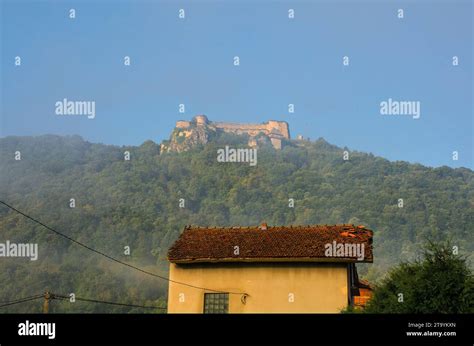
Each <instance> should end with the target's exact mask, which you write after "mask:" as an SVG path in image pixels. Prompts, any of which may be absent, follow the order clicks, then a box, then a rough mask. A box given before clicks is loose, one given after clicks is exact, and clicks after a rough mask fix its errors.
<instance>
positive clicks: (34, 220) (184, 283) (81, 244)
mask: <svg viewBox="0 0 474 346" xmlns="http://www.w3.org/2000/svg"><path fill="white" fill-rule="evenodd" d="M0 203H1V204H3V205H4V206H6V207H7V208H9V209H11V210H13V211H14V212H16V213H18V214H20V215H22V216H24V217H26V218H27V219H30V220H31V221H33V222H35V223H37V224H38V225H40V226H43V227H44V228H46V229H47V230H49V231H51V232H53V233H55V234H56V235H58V236H61V237H63V238H66V239H67V240H69V241H71V242H73V243H76V244H77V245H79V246H82V247H83V248H86V249H87V250H90V251H92V252H95V253H97V254H99V255H101V256H103V257H105V258H107V259H109V260H111V261H114V262H116V263H119V264H122V265H124V266H127V267H130V268H132V269H135V270H138V271H139V272H142V273H144V274H147V275H151V276H154V277H156V278H159V279H162V280H166V281H168V282H172V283H175V284H178V285H183V286H188V287H191V288H196V289H200V290H206V291H211V292H217V293H229V294H239V295H242V294H245V293H244V292H224V291H219V290H214V289H210V288H206V287H200V286H195V285H192V284H188V283H186V282H180V281H175V280H171V279H169V278H167V277H165V276H161V275H158V274H155V273H152V272H149V271H147V270H144V269H141V268H139V267H136V266H134V265H132V264H129V263H126V262H123V261H121V260H119V259H116V258H114V257H112V256H110V255H107V254H105V253H103V252H102V251H99V250H96V249H94V248H92V247H90V246H88V245H86V244H84V243H81V242H80V241H78V240H76V239H73V238H71V237H69V236H67V235H65V234H63V233H61V232H59V231H56V230H55V229H53V228H51V227H49V226H48V225H45V224H44V223H42V222H41V221H39V220H37V219H35V218H33V217H31V216H29V215H28V214H25V213H23V212H22V211H20V210H18V209H16V208H15V207H12V206H11V205H9V204H8V203H5V202H3V201H0Z"/></svg>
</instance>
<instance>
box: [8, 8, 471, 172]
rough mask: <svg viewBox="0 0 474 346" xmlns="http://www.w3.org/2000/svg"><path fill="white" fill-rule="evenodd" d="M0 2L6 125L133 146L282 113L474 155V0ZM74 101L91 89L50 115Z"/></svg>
mask: <svg viewBox="0 0 474 346" xmlns="http://www.w3.org/2000/svg"><path fill="white" fill-rule="evenodd" d="M381 2H383V4H381ZM1 3H2V13H1V30H2V38H1V42H2V47H1V48H2V49H1V59H2V61H1V64H0V66H1V69H2V70H1V82H2V85H1V90H2V107H1V113H0V114H1V123H0V125H1V127H0V130H1V132H0V135H1V136H9V135H41V134H50V133H52V134H79V135H81V136H83V137H84V138H85V139H87V140H89V141H92V142H103V143H110V144H120V145H122V144H133V145H139V144H141V143H142V142H144V141H145V140H148V139H152V140H154V141H155V142H160V141H161V140H163V139H167V138H168V136H169V134H170V133H171V130H172V128H173V126H174V123H175V121H176V120H179V119H190V118H191V117H192V116H193V115H195V114H206V115H207V116H208V117H209V118H210V119H211V120H219V121H233V122H263V121H266V120H269V119H276V120H286V121H288V123H289V124H290V132H291V135H292V136H293V137H296V135H297V134H302V135H304V136H305V137H310V138H311V139H316V138H318V137H324V138H325V139H326V140H327V141H329V142H330V143H332V144H336V145H338V146H348V147H349V148H350V149H355V150H359V151H365V152H372V153H374V154H376V155H380V156H383V157H386V158H388V159H390V160H406V161H410V162H420V163H422V164H426V165H430V166H441V165H448V166H452V167H458V166H465V167H470V168H474V164H473V162H474V154H473V152H474V150H473V148H474V142H473V132H474V125H473V101H472V95H473V73H472V63H473V56H472V52H473V23H472V21H473V20H472V18H473V5H472V2H471V1H469V0H466V1H456V0H449V1H448V0H446V1H405V2H404V1H263V0H262V1H104V0H102V1H18V0H16V1H1ZM71 8H74V9H75V10H76V18H75V19H71V18H69V10H70V9H71ZM181 8H182V9H184V10H185V15H186V17H185V19H180V18H178V14H179V9H181ZM400 8H401V9H403V10H404V18H403V19H399V18H398V16H397V15H398V13H397V10H398V9H400ZM289 9H294V11H295V18H294V19H289V18H288V10H289ZM16 56H20V57H21V66H15V57H16ZM124 56H130V58H131V66H124V63H123V62H124V60H123V58H124ZM234 56H238V57H239V58H240V66H234V61H233V59H234ZM343 56H348V57H349V59H350V60H349V66H343ZM453 56H458V58H459V65H458V66H453V64H452V61H453ZM64 98H67V99H69V100H73V101H82V100H86V101H95V103H96V116H95V118H94V119H88V118H87V117H86V116H59V115H56V114H55V103H56V102H57V101H59V100H62V99H64ZM389 98H391V99H393V100H396V101H415V102H420V107H421V108H420V110H421V113H420V118H419V119H413V117H412V116H401V115H398V116H397V115H392V116H387V115H381V114H380V102H382V101H386V100H388V99H389ZM180 103H183V104H185V107H186V113H185V114H180V113H179V112H178V105H179V104H180ZM290 103H292V104H294V105H295V113H294V114H289V113H288V104H290ZM453 151H458V152H459V160H458V161H453V160H452V152H453Z"/></svg>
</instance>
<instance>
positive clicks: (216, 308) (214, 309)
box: [204, 293, 229, 314]
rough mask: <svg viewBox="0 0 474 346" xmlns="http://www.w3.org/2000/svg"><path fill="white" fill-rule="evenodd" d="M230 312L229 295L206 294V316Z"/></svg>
mask: <svg viewBox="0 0 474 346" xmlns="http://www.w3.org/2000/svg"><path fill="white" fill-rule="evenodd" d="M228 312H229V293H204V313H205V314H227V313H228Z"/></svg>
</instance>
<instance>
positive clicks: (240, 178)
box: [0, 135, 474, 313]
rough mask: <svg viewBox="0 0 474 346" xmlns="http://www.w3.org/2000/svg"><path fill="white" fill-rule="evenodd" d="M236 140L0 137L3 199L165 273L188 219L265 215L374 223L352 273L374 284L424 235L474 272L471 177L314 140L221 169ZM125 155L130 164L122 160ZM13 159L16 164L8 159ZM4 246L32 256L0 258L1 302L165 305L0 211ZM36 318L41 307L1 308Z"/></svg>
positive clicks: (137, 277)
mask: <svg viewBox="0 0 474 346" xmlns="http://www.w3.org/2000/svg"><path fill="white" fill-rule="evenodd" d="M242 137H243V136H235V135H233V136H232V135H225V136H221V137H219V138H215V139H213V141H212V142H210V143H208V144H207V145H205V146H204V145H198V146H196V147H195V148H193V149H192V150H190V151H187V152H183V153H166V154H161V155H160V147H159V145H158V144H156V143H154V142H152V141H146V142H145V143H143V144H142V145H141V146H138V147H118V146H111V145H103V144H93V143H89V142H86V141H84V140H83V139H82V138H81V137H79V136H68V137H61V136H52V135H47V136H40V137H6V138H2V139H0V199H1V200H3V201H5V202H7V203H9V204H11V205H13V206H14V207H16V208H18V209H19V210H21V211H23V212H25V213H27V214H29V215H30V216H32V217H35V218H37V219H39V220H40V221H42V222H43V223H45V224H47V225H49V226H51V227H53V228H54V229H56V230H58V231H60V232H62V233H65V234H67V235H68V236H71V237H73V238H75V239H77V240H79V241H81V242H83V243H85V244H87V245H89V246H91V247H93V248H95V249H98V250H100V251H103V252H105V253H107V254H109V255H111V256H114V257H117V258H119V259H121V260H123V261H126V262H128V263H131V264H134V265H137V266H140V267H143V268H145V269H146V270H149V271H151V272H154V273H157V274H159V275H163V276H167V268H168V263H167V261H166V253H167V250H168V248H169V247H170V246H171V244H172V243H173V242H174V240H175V239H176V238H177V237H178V235H179V234H180V232H181V231H182V229H183V227H184V226H185V225H187V224H194V225H210V226H212V225H256V224H260V223H261V222H262V221H265V222H267V223H268V224H271V225H283V224H285V225H290V224H298V225H301V224H305V225H307V224H340V223H352V224H363V225H365V226H367V227H369V228H370V229H372V230H374V263H373V264H363V265H359V266H358V269H359V275H360V276H362V277H364V278H367V279H369V280H370V281H372V282H377V281H378V280H381V279H383V277H384V275H385V274H386V273H387V271H388V270H389V269H390V268H391V267H393V266H395V265H397V264H399V263H400V262H404V261H410V260H413V259H415V258H417V256H418V255H419V254H420V251H421V244H423V243H425V242H426V241H427V240H429V241H434V242H436V241H444V240H449V241H451V242H452V243H453V244H454V245H456V246H458V247H459V252H460V254H464V255H466V256H468V263H469V265H470V266H471V267H472V263H473V262H474V257H473V256H472V253H473V251H474V172H473V171H472V170H469V169H465V168H457V169H452V168H449V167H439V168H429V167H425V166H422V165H420V164H410V163H407V162H398V161H397V162H390V161H388V160H386V159H383V158H380V157H376V156H374V155H372V154H365V153H360V152H354V151H349V152H350V157H349V160H344V159H343V151H344V150H349V149H347V148H338V147H336V146H334V145H331V144H329V143H327V142H326V141H325V140H323V139H319V140H317V141H315V142H308V141H306V142H300V143H299V144H298V145H297V144H296V142H291V143H287V145H285V146H284V148H283V149H282V150H274V149H273V148H271V147H270V146H265V147H262V148H259V150H258V164H257V165H256V166H250V165H248V164H245V163H222V162H217V160H216V151H217V149H218V148H222V145H223V144H230V145H235V146H239V145H242V146H243V145H244V144H245V143H247V139H246V138H242ZM125 151H128V152H130V160H125V159H124V152H125ZM15 152H20V153H21V160H15ZM71 198H73V199H74V200H75V207H74V208H71V206H70V203H71V201H70V200H71ZM181 199H182V200H181ZM289 199H294V207H290V206H289V205H290V203H289ZM400 199H403V205H401V204H400ZM183 202H184V207H183ZM6 240H10V241H12V242H17V243H38V246H39V259H38V260H37V261H30V260H29V259H26V258H21V259H19V258H0V282H1V285H0V302H2V301H10V300H14V299H17V298H21V297H23V296H31V295H34V294H37V293H41V292H44V291H46V290H49V291H51V292H54V293H58V294H69V293H71V292H74V293H75V294H76V295H77V296H80V297H85V298H91V299H103V300H111V301H120V302H125V303H132V304H140V305H159V306H165V305H166V291H167V282H166V281H164V280H160V279H158V278H155V277H151V276H147V275H145V274H143V273H140V272H137V271H134V270H132V269H130V268H127V267H125V266H122V265H120V264H117V263H114V262H111V261H108V260H107V259H105V258H103V257H100V256H98V255H97V254H94V253H93V252H90V251H88V250H86V249H84V248H81V247H79V246H77V245H76V244H74V243H71V242H70V241H68V240H66V239H64V238H61V237H58V236H57V235H55V234H54V233H52V232H50V231H48V230H46V229H45V228H43V227H41V226H39V225H37V224H35V223H33V222H32V221H30V220H28V219H26V218H24V217H22V216H21V215H18V214H16V213H14V212H12V211H10V210H9V209H8V208H6V207H4V206H0V242H5V241H6ZM126 246H129V247H130V255H127V254H125V251H124V249H125V247H126ZM469 256H470V257H469ZM39 311H41V300H39V301H32V302H27V303H23V304H17V305H13V306H11V307H8V308H3V309H2V312H39ZM50 311H51V312H153V313H156V312H160V310H144V309H140V308H129V307H120V306H110V305H101V304H91V303H86V302H76V303H69V302H67V301H53V302H52V304H51V306H50Z"/></svg>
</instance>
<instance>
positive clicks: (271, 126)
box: [161, 115, 290, 151]
mask: <svg viewBox="0 0 474 346" xmlns="http://www.w3.org/2000/svg"><path fill="white" fill-rule="evenodd" d="M209 131H214V132H217V131H224V132H228V133H235V134H238V135H242V134H246V135H248V136H249V140H248V145H249V146H250V147H256V146H257V145H258V142H259V138H261V137H262V135H263V136H264V137H267V138H268V139H269V140H270V142H271V144H272V146H273V147H274V148H275V149H281V147H282V141H283V140H289V139H290V130H289V126H288V123H287V122H286V121H276V120H269V121H267V122H265V123H262V124H241V123H227V122H214V121H209V119H208V118H207V117H206V116H205V115H196V116H195V117H193V119H192V120H191V121H184V120H179V121H177V122H176V128H175V130H174V131H173V134H172V136H171V139H170V141H169V142H168V143H163V144H162V145H161V150H162V151H183V150H186V146H183V145H181V146H180V145H179V144H182V143H183V142H185V141H186V140H187V139H189V140H191V141H192V142H201V143H207V140H208V133H209ZM174 137H176V138H174ZM180 137H181V138H180Z"/></svg>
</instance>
